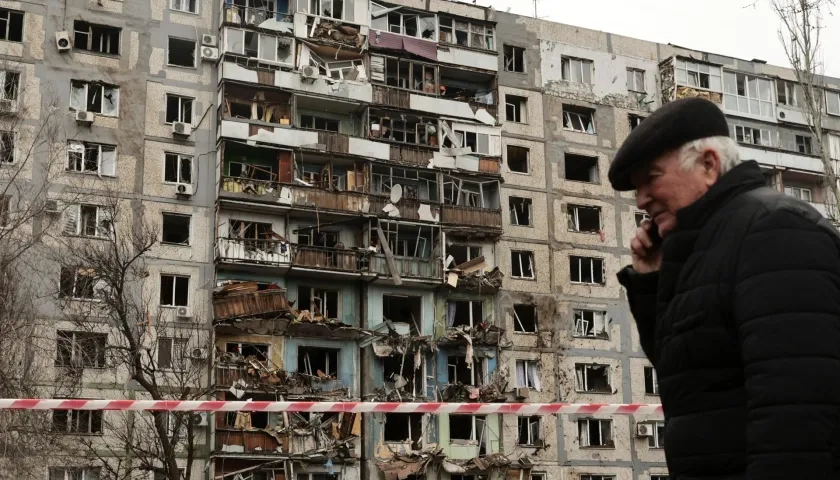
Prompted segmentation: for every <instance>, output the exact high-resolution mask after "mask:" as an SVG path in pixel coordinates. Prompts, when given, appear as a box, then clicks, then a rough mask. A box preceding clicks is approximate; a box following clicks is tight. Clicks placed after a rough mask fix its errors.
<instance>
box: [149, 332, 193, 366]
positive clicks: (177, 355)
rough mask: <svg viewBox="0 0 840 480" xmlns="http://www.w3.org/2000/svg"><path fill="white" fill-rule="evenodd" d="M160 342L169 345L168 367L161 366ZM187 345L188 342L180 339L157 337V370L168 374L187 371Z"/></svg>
mask: <svg viewBox="0 0 840 480" xmlns="http://www.w3.org/2000/svg"><path fill="white" fill-rule="evenodd" d="M161 341H163V342H167V343H169V365H162V364H161V358H160V354H161ZM188 343H189V342H188V340H187V339H186V338H182V337H166V336H162V337H158V338H157V340H156V345H155V348H156V351H155V366H156V367H157V369H158V370H163V371H168V372H185V371H187V370H188V369H189V366H188V364H189V357H188V355H187V352H188V351H189V346H188ZM176 359H177V361H176Z"/></svg>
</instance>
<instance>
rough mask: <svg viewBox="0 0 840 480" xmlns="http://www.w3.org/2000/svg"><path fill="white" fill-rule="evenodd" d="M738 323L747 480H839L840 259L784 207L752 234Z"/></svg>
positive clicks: (737, 298) (739, 276)
mask: <svg viewBox="0 0 840 480" xmlns="http://www.w3.org/2000/svg"><path fill="white" fill-rule="evenodd" d="M734 288H735V293H734V297H733V301H734V317H735V322H736V327H737V330H738V339H739V341H740V344H741V351H742V357H743V366H744V379H745V386H746V394H747V427H746V441H747V462H748V463H747V475H746V479H747V480H774V479H779V480H782V479H785V480H787V479H791V478H834V477H835V476H836V471H835V470H834V468H835V465H833V461H832V449H836V441H837V438H836V435H837V432H838V428H840V427H838V414H840V254H839V253H838V247H837V244H836V243H835V241H834V239H833V237H832V234H830V233H829V232H828V231H826V230H823V229H821V228H820V227H819V226H818V225H817V224H815V223H814V222H813V220H808V219H806V218H805V217H804V216H803V215H802V214H800V213H798V212H793V211H790V210H778V211H774V212H771V213H767V214H765V215H764V216H763V217H762V218H760V219H758V220H755V221H754V223H753V225H752V226H751V227H750V228H749V229H748V231H747V234H746V236H745V237H744V242H743V244H742V245H741V253H740V256H739V258H738V262H737V266H736V278H735V285H734Z"/></svg>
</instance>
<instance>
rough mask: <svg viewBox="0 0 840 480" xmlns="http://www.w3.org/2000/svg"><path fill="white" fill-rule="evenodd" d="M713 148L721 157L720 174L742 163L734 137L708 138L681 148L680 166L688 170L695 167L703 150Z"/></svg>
mask: <svg viewBox="0 0 840 480" xmlns="http://www.w3.org/2000/svg"><path fill="white" fill-rule="evenodd" d="M709 148H711V149H712V150H715V151H717V153H718V156H720V174H721V175H723V174H724V173H726V172H728V171H729V170H730V169H732V168H734V167H735V166H737V165H738V164H739V163H741V155H740V153H739V152H738V143H737V142H736V141H735V140H734V139H732V137H723V136H719V137H706V138H701V139H699V140H694V141H691V142H688V143H686V144H685V145H683V146H682V147H681V148H680V165H681V166H682V168H684V169H686V170H688V169H690V168H691V167H693V166H694V162H695V161H697V157H698V155H699V154H700V152H702V151H703V150H706V149H709Z"/></svg>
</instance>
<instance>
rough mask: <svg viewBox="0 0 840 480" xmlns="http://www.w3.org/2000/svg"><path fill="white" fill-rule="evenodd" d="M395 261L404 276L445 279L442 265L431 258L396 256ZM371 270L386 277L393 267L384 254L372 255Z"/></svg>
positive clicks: (401, 275)
mask: <svg viewBox="0 0 840 480" xmlns="http://www.w3.org/2000/svg"><path fill="white" fill-rule="evenodd" d="M394 263H396V265H397V272H399V274H400V277H402V278H420V279H427V280H442V279H443V276H442V275H443V274H442V267H441V265H440V264H439V262H437V261H435V260H434V259H431V258H413V257H394ZM370 271H371V272H373V273H378V274H380V275H384V276H386V277H389V276H391V269H390V268H389V267H388V260H387V259H386V258H385V256H384V255H373V256H371V258H370Z"/></svg>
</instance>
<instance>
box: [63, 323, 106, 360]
mask: <svg viewBox="0 0 840 480" xmlns="http://www.w3.org/2000/svg"><path fill="white" fill-rule="evenodd" d="M56 341H57V343H56V346H57V354H56V359H55V364H56V365H57V366H60V367H83V368H104V367H105V349H106V347H107V345H108V334H106V333H89V332H71V331H58V332H57V339H56Z"/></svg>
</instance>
